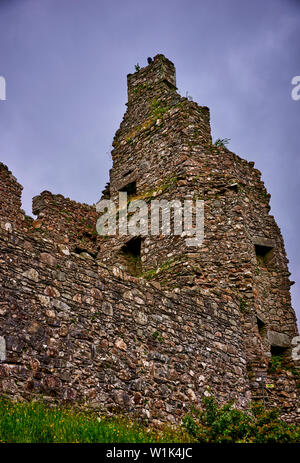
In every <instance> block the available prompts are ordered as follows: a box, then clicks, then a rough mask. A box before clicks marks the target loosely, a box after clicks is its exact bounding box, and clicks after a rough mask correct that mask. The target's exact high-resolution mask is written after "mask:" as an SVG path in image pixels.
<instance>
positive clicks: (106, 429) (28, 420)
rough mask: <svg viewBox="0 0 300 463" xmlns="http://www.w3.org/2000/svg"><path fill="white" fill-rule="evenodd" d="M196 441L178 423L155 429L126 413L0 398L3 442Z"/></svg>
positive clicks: (0, 431) (1, 440) (0, 422)
mask: <svg viewBox="0 0 300 463" xmlns="http://www.w3.org/2000/svg"><path fill="white" fill-rule="evenodd" d="M159 442H163V443H166V442H178V443H183V442H195V439H194V438H193V437H192V436H189V434H188V433H187V432H186V431H184V430H183V429H182V428H180V427H179V426H178V429H177V428H176V429H173V428H171V427H167V426H166V427H165V428H164V429H163V430H159V431H158V430H154V429H152V428H147V427H145V426H142V425H140V424H138V423H137V422H133V421H131V420H129V419H127V418H125V417H118V416H116V417H113V418H109V417H101V418H100V416H97V414H96V413H89V412H87V411H76V410H74V409H71V408H65V407H59V406H54V407H49V405H46V404H44V403H42V402H29V403H28V402H12V401H11V400H9V399H6V398H0V443H159Z"/></svg>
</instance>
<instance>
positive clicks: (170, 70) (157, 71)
mask: <svg viewBox="0 0 300 463" xmlns="http://www.w3.org/2000/svg"><path fill="white" fill-rule="evenodd" d="M159 82H164V83H165V84H166V85H167V86H168V87H171V88H173V89H174V90H176V70H175V66H174V64H173V63H172V61H170V60H168V59H167V58H166V57H165V56H164V55H161V54H159V55H156V56H155V57H154V58H153V61H152V62H151V63H150V64H149V65H148V66H145V67H144V68H142V69H140V70H139V71H137V72H135V73H134V74H128V75H127V85H128V103H130V102H131V101H132V100H133V99H134V96H135V94H136V92H137V90H138V89H139V88H140V87H142V86H149V85H153V84H156V83H159Z"/></svg>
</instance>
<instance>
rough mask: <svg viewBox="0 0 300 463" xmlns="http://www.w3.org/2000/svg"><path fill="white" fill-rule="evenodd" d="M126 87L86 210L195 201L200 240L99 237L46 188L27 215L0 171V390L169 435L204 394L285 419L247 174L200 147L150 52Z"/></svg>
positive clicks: (261, 197)
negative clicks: (168, 428)
mask: <svg viewBox="0 0 300 463" xmlns="http://www.w3.org/2000/svg"><path fill="white" fill-rule="evenodd" d="M127 79H128V103H127V111H126V113H125V116H124V118H123V121H122V123H121V125H120V128H119V130H118V131H117V133H116V135H115V137H114V140H113V150H112V160H113V167H112V169H111V171H110V181H109V183H108V184H107V186H106V188H105V190H104V191H103V194H102V198H106V199H108V198H109V199H112V200H113V201H114V202H115V203H116V205H117V202H118V197H119V193H120V192H126V193H127V194H128V198H129V199H131V200H133V199H142V200H144V201H145V202H146V203H147V204H149V207H150V203H151V201H152V200H154V199H155V200H167V201H171V200H176V199H178V200H182V199H190V200H195V199H198V200H202V201H204V230H205V233H204V241H203V243H202V245H201V246H194V247H191V246H186V242H185V237H184V236H181V235H176V236H175V235H172V234H170V235H168V236H165V235H164V234H162V233H161V234H157V235H154V236H153V235H151V234H148V235H146V236H134V237H131V236H128V235H116V236H100V235H99V234H98V233H97V231H96V222H97V219H98V215H99V214H98V213H97V211H96V207H95V206H90V205H86V204H80V203H77V202H75V201H71V200H70V199H69V198H64V197H63V196H62V195H59V194H57V195H54V194H52V193H50V192H48V191H44V192H43V193H41V195H39V196H37V197H35V198H33V213H34V214H35V215H36V216H37V218H36V219H32V218H30V217H28V216H25V214H24V212H23V211H22V209H21V191H22V187H21V185H20V184H19V183H18V182H17V180H16V179H15V178H14V176H13V175H12V173H11V172H10V171H9V170H8V168H7V167H6V166H5V165H3V164H0V195H1V203H0V225H1V226H0V393H1V394H6V395H8V396H10V397H13V398H16V399H21V398H22V399H32V398H39V397H43V398H44V399H46V400H48V401H50V402H63V401H69V402H72V403H76V404H85V405H86V406H89V407H94V408H97V409H99V410H102V411H104V412H109V413H113V412H115V411H120V410H121V411H123V412H124V413H128V414H131V415H132V416H138V417H142V418H145V419H148V420H152V421H154V422H155V421H156V422H159V421H163V422H165V421H167V422H170V423H176V422H179V421H180V419H181V418H182V416H183V415H184V414H185V413H186V412H187V411H188V410H189V407H190V406H191V405H192V404H193V405H194V406H200V405H201V400H202V397H203V396H207V395H210V394H212V395H214V396H215V397H216V399H217V400H218V401H219V402H220V403H224V402H225V401H228V400H229V399H234V400H235V401H236V404H237V406H238V407H239V408H247V407H248V406H249V403H250V402H251V401H253V400H262V398H264V401H265V404H266V407H273V406H278V407H280V410H281V416H282V417H283V419H285V420H287V421H294V422H300V413H299V409H300V402H299V392H298V391H299V389H298V388H297V386H298V387H299V380H297V377H298V375H297V373H298V371H299V366H300V365H299V360H297V359H296V360H295V356H293V357H292V351H293V349H294V348H295V338H296V337H297V336H298V330H297V324H296V317H295V313H294V311H293V309H292V306H291V298H290V286H291V284H292V283H291V282H290V280H289V276H290V273H289V271H288V260H287V257H286V253H285V249H284V243H283V239H282V236H281V233H280V230H279V228H278V226H277V225H276V222H275V220H274V217H273V216H271V215H270V214H269V210H270V206H269V199H270V195H269V194H268V193H267V191H266V189H265V186H264V184H263V182H262V180H261V178H260V176H261V174H260V172H259V171H258V170H257V169H255V168H254V163H253V162H248V161H246V160H244V159H241V158H240V157H239V156H237V155H236V154H234V153H232V152H231V151H229V150H228V149H227V148H226V147H225V146H223V145H222V144H221V145H220V146H217V145H215V144H213V143H212V137H211V131H210V116H209V109H208V108H207V107H204V106H199V105H198V104H197V103H195V102H193V101H190V99H188V98H183V97H181V96H180V95H179V94H178V93H177V91H176V76H175V67H174V65H173V63H172V62H170V61H169V60H168V59H167V58H165V57H164V56H163V55H157V56H155V58H154V59H153V61H152V62H150V63H149V64H148V65H147V66H146V67H144V68H142V69H140V70H138V71H137V72H135V73H134V74H129V75H128V77H127ZM293 343H294V344H293ZM275 358H276V359H277V364H276V362H275V363H274V359H275ZM278 359H280V365H278ZM297 381H298V383H297Z"/></svg>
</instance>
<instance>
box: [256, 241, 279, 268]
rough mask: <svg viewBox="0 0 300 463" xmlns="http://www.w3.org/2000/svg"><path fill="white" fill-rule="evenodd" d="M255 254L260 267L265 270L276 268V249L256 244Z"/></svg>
mask: <svg viewBox="0 0 300 463" xmlns="http://www.w3.org/2000/svg"><path fill="white" fill-rule="evenodd" d="M255 253H256V259H257V263H258V265H259V266H260V267H264V268H267V269H269V268H274V266H275V265H274V264H275V256H274V248H272V247H270V246H262V245H260V244H255Z"/></svg>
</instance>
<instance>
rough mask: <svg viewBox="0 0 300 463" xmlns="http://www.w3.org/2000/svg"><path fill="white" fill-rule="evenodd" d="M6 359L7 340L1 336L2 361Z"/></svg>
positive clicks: (0, 354) (0, 360)
mask: <svg viewBox="0 0 300 463" xmlns="http://www.w3.org/2000/svg"><path fill="white" fill-rule="evenodd" d="M5 360H6V342H5V338H4V336H0V362H5Z"/></svg>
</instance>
